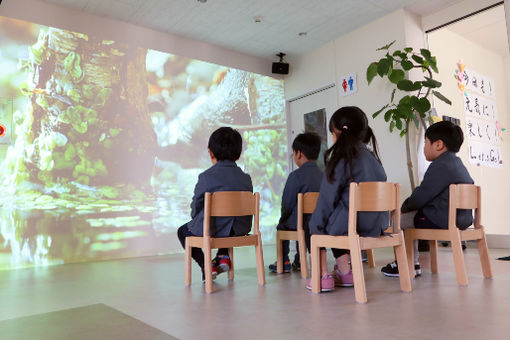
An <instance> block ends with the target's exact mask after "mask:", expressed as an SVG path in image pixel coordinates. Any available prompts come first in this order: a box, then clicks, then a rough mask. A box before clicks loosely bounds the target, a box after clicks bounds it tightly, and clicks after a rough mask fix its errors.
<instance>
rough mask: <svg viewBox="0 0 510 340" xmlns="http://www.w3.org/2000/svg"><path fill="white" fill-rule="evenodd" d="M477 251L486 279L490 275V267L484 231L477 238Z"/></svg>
mask: <svg viewBox="0 0 510 340" xmlns="http://www.w3.org/2000/svg"><path fill="white" fill-rule="evenodd" d="M477 243H478V253H479V254H480V262H481V263H482V272H483V276H484V277H485V278H486V279H490V278H491V277H492V268H491V263H490V260H489V249H488V248H487V240H486V238H485V232H484V233H483V234H482V238H481V239H480V240H477Z"/></svg>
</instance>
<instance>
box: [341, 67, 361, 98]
mask: <svg viewBox="0 0 510 340" xmlns="http://www.w3.org/2000/svg"><path fill="white" fill-rule="evenodd" d="M356 92H358V81H357V79H356V72H354V73H350V74H347V75H345V76H343V77H340V95H341V96H343V97H345V96H350V95H351V94H354V93H356Z"/></svg>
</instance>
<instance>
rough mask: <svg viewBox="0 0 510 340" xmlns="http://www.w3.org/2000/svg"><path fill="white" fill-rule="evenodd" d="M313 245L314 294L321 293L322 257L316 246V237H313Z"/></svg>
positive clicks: (311, 258) (311, 256) (311, 260)
mask: <svg viewBox="0 0 510 340" xmlns="http://www.w3.org/2000/svg"><path fill="white" fill-rule="evenodd" d="M311 242H312V244H311V247H310V267H312V292H314V293H320V292H321V257H320V248H319V247H318V246H316V245H315V243H316V242H315V240H314V237H313V236H312V241H311Z"/></svg>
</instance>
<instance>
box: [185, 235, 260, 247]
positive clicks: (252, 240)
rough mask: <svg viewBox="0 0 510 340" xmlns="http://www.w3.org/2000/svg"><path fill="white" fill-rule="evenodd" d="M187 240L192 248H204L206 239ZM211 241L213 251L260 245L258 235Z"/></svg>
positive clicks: (213, 238)
mask: <svg viewBox="0 0 510 340" xmlns="http://www.w3.org/2000/svg"><path fill="white" fill-rule="evenodd" d="M187 239H188V240H189V242H190V246H192V247H196V248H202V247H203V246H204V237H199V236H189V237H187ZM210 240H211V241H210V243H211V249H216V248H232V247H245V246H254V245H257V243H258V238H257V235H245V236H230V237H211V238H210Z"/></svg>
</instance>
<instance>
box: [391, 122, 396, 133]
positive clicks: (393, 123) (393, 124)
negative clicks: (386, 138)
mask: <svg viewBox="0 0 510 340" xmlns="http://www.w3.org/2000/svg"><path fill="white" fill-rule="evenodd" d="M394 128H395V121H393V120H392V121H391V123H390V132H393V129H394Z"/></svg>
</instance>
